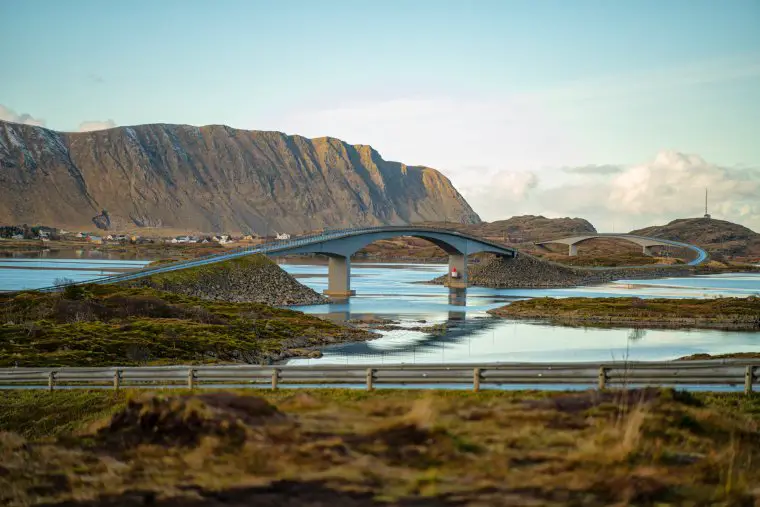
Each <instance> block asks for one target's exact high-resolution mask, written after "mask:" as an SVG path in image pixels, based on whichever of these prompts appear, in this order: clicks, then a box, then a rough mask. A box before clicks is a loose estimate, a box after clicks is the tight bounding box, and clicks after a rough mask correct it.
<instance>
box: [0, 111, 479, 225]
mask: <svg viewBox="0 0 760 507" xmlns="http://www.w3.org/2000/svg"><path fill="white" fill-rule="evenodd" d="M441 216H447V217H449V218H450V219H452V220H455V221H457V222H459V223H478V222H480V218H479V217H478V215H477V214H476V213H475V212H474V211H473V210H472V208H470V206H469V204H468V203H467V202H466V201H465V200H464V198H463V197H462V196H461V195H460V194H459V192H457V190H456V189H455V188H454V187H453V185H452V184H451V182H450V181H449V180H448V178H446V177H445V176H444V175H442V174H441V173H440V172H438V171H436V170H435V169H431V168H429V167H424V166H407V165H404V164H401V163H398V162H389V161H386V160H383V158H382V157H381V156H380V154H379V153H378V152H377V151H375V150H374V149H373V148H372V147H370V146H366V145H350V144H347V143H345V142H343V141H340V140H338V139H334V138H330V137H323V138H317V139H307V138H305V137H301V136H295V135H294V136H290V135H286V134H283V133H280V132H264V131H247V130H237V129H233V128H230V127H227V126H222V125H209V126H204V127H194V126H190V125H169V124H152V125H139V126H134V127H118V128H113V129H108V130H101V131H94V132H84V133H64V132H56V131H53V130H49V129H45V128H42V127H37V126H30V125H21V124H16V123H10V122H2V121H0V222H4V223H8V224H21V223H30V224H32V223H43V224H45V225H51V226H68V227H88V226H89V227H92V226H93V225H96V226H98V227H100V228H106V227H107V228H108V229H110V230H119V229H124V228H128V227H135V226H136V227H168V228H175V229H177V228H180V229H186V230H188V231H201V232H203V231H205V232H214V231H229V232H232V231H240V232H246V233H247V232H254V233H258V234H266V233H269V234H271V233H273V232H274V231H282V232H291V233H298V232H301V231H304V230H312V229H318V228H322V227H330V228H335V227H350V226H357V225H383V224H404V223H410V222H422V221H428V220H437V219H439V217H441Z"/></svg>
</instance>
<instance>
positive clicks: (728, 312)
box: [489, 296, 760, 329]
mask: <svg viewBox="0 0 760 507" xmlns="http://www.w3.org/2000/svg"><path fill="white" fill-rule="evenodd" d="M489 313H491V314H492V315H496V316H498V317H505V318H528V319H541V320H548V321H550V322H552V323H556V324H571V325H573V324H574V325H579V324H580V325H614V324H620V325H624V324H625V325H630V324H639V325H646V326H663V327H706V328H726V329H758V328H760V297H757V296H750V297H747V298H717V299H641V298H561V299H555V298H535V299H530V300H523V301H516V302H514V303H512V304H509V305H506V306H502V307H500V308H496V309H494V310H490V311H489Z"/></svg>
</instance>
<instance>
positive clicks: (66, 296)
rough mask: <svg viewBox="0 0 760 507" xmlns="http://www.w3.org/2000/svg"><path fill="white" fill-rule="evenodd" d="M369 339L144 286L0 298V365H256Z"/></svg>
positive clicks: (300, 318) (286, 314)
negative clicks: (235, 363)
mask: <svg viewBox="0 0 760 507" xmlns="http://www.w3.org/2000/svg"><path fill="white" fill-rule="evenodd" d="M370 336H371V335H370V334H369V333H367V332H366V331H361V330H356V329H352V328H347V327H342V326H338V325H336V324H333V323H330V322H328V321H325V320H322V319H319V318H317V317H313V316H309V315H306V314H304V313H302V312H298V311H293V310H287V309H278V308H273V307H270V306H267V305H264V304H259V303H228V302H221V301H206V300H202V299H199V298H194V297H190V296H184V295H179V294H173V293H168V292H162V291H159V290H155V289H152V288H146V287H143V288H126V287H119V286H115V285H88V286H77V287H70V288H68V289H67V290H66V291H64V292H63V293H38V292H25V293H20V294H16V295H0V367H4V366H5V367H7V366H115V365H123V366H127V365H143V364H177V363H195V364H197V363H219V362H245V363H254V364H259V363H268V362H271V361H273V360H277V359H279V358H282V357H287V356H288V355H289V354H292V353H293V351H294V350H300V349H309V348H313V347H318V346H321V345H325V344H328V343H334V342H339V341H347V340H360V339H366V338H368V337H370Z"/></svg>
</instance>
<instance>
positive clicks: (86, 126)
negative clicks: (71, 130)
mask: <svg viewBox="0 0 760 507" xmlns="http://www.w3.org/2000/svg"><path fill="white" fill-rule="evenodd" d="M115 126H116V122H114V121H113V120H106V121H83V122H82V123H80V124H79V132H92V131H94V130H105V129H112V128H114V127H115Z"/></svg>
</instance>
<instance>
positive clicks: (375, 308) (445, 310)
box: [281, 263, 760, 364]
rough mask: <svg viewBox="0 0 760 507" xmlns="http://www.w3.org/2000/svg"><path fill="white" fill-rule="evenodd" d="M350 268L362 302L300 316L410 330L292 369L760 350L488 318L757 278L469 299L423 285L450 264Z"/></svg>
mask: <svg viewBox="0 0 760 507" xmlns="http://www.w3.org/2000/svg"><path fill="white" fill-rule="evenodd" d="M281 267H282V268H283V269H285V270H286V271H288V272H289V273H291V274H292V275H294V276H296V277H297V278H299V281H301V283H304V284H306V285H308V286H310V287H312V288H313V289H315V290H317V291H322V290H324V289H325V288H326V287H327V278H326V276H327V268H326V266H321V265H303V264H281ZM351 269H352V272H351V284H352V285H351V287H352V289H355V290H356V293H357V295H356V296H355V297H352V298H350V299H349V300H346V301H343V302H336V303H333V304H329V305H318V306H311V307H301V308H299V309H300V310H303V311H306V312H309V313H315V314H321V315H324V316H326V317H328V318H331V319H335V320H338V321H340V320H348V319H365V318H381V319H393V320H397V321H400V322H401V324H400V325H401V327H405V328H407V329H403V330H392V331H382V333H381V334H382V337H381V338H378V339H377V340H373V341H369V342H361V343H348V344H343V345H336V346H332V347H328V348H326V349H324V350H323V351H322V352H323V356H322V357H321V358H319V359H295V360H292V361H291V362H290V363H291V364H318V363H325V364H327V363H330V364H351V363H365V364H366V363H373V364H374V363H444V362H445V363H456V362H495V361H528V362H539V361H540V362H543V361H547V362H548V361H608V360H612V359H616V360H620V359H629V360H669V359H675V358H678V357H682V356H686V355H691V354H697V353H709V354H723V353H730V352H758V351H760V333H757V332H749V331H718V330H670V329H631V328H616V329H602V328H582V327H568V326H551V325H546V324H541V323H532V322H525V321H510V320H502V319H495V318H491V317H490V316H488V314H487V313H486V311H487V310H489V309H491V308H496V307H498V306H502V305H504V304H507V303H509V302H510V301H514V300H517V299H524V298H531V297H542V296H552V297H571V296H580V297H613V296H639V297H642V298H652V297H667V298H683V297H688V298H704V297H719V296H723V297H728V296H748V295H753V294H758V295H760V275H757V274H727V275H720V276H700V277H693V278H666V279H659V280H635V281H632V280H621V281H618V282H615V283H611V284H606V285H603V286H595V287H577V288H571V289H487V288H481V287H471V288H469V289H467V291H466V295H465V293H463V292H462V291H457V292H450V291H449V290H448V289H446V288H444V287H440V286H435V285H426V284H422V283H420V282H424V281H427V280H430V279H432V278H434V277H436V276H439V275H442V274H445V272H446V266H443V265H430V264H417V265H414V264H403V265H401V264H359V263H354V264H353V265H352V268H351ZM420 321H425V322H424V323H423V322H420ZM444 322H448V324H449V325H450V328H449V329H448V330H447V331H446V332H445V333H443V334H440V335H438V334H435V333H429V332H425V331H421V330H419V328H420V327H427V326H431V325H434V324H438V323H444ZM409 328H418V329H417V330H415V329H409Z"/></svg>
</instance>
